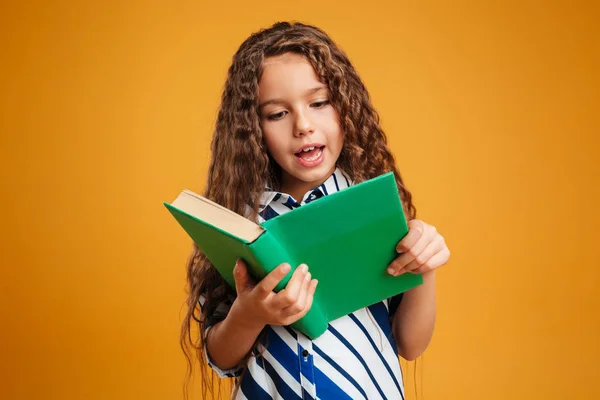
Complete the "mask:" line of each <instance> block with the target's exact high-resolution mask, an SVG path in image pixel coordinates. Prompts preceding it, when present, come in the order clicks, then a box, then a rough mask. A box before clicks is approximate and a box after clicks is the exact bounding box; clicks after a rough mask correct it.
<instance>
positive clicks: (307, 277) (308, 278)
mask: <svg viewBox="0 0 600 400" xmlns="http://www.w3.org/2000/svg"><path fill="white" fill-rule="evenodd" d="M304 279H306V280H307V281H310V272H309V273H308V274H306V276H305V277H304Z"/></svg>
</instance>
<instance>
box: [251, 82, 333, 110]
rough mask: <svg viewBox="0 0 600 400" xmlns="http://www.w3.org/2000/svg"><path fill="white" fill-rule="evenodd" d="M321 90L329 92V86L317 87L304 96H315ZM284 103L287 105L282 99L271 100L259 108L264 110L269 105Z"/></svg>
mask: <svg viewBox="0 0 600 400" xmlns="http://www.w3.org/2000/svg"><path fill="white" fill-rule="evenodd" d="M321 90H327V86H325V85H321V86H317V87H314V88H311V89H308V90H307V91H306V92H305V93H304V94H305V96H310V95H311V94H314V93H316V92H319V91H321ZM282 103H285V101H283V100H281V99H270V100H267V101H264V102H262V103H260V105H259V108H263V107H265V106H267V105H269V104H282Z"/></svg>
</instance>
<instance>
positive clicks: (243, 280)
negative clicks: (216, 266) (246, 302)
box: [233, 260, 254, 296]
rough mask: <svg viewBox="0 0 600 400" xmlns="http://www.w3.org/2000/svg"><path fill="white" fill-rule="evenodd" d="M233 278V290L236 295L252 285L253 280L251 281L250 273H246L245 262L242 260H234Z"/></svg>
mask: <svg viewBox="0 0 600 400" xmlns="http://www.w3.org/2000/svg"><path fill="white" fill-rule="evenodd" d="M233 279H234V280H235V290H236V292H237V294H238V296H239V295H240V294H242V293H243V292H245V291H246V290H249V289H251V288H252V286H254V285H253V284H254V282H252V280H251V278H250V274H248V268H247V267H246V263H245V262H244V261H242V260H237V261H236V262H235V267H234V268H233Z"/></svg>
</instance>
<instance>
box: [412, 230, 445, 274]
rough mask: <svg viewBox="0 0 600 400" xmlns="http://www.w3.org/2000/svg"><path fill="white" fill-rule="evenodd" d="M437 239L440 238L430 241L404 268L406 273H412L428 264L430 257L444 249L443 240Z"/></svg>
mask: <svg viewBox="0 0 600 400" xmlns="http://www.w3.org/2000/svg"><path fill="white" fill-rule="evenodd" d="M439 238H441V236H438V237H437V238H436V239H434V240H433V241H431V242H430V243H429V244H428V245H427V247H425V249H423V251H422V252H421V253H420V254H419V255H417V256H416V257H415V259H414V260H413V261H411V262H410V263H409V264H407V265H406V267H404V269H405V270H406V271H407V272H412V271H414V270H417V269H419V268H421V267H422V266H424V265H425V264H426V263H427V262H429V260H430V259H431V257H433V256H434V255H435V254H437V253H439V252H440V251H441V250H442V249H443V248H444V244H443V240H440V239H439Z"/></svg>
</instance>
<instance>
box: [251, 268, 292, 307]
mask: <svg viewBox="0 0 600 400" xmlns="http://www.w3.org/2000/svg"><path fill="white" fill-rule="evenodd" d="M291 269H292V267H291V266H290V264H288V263H283V264H280V265H279V266H278V267H277V268H275V269H274V270H273V271H271V272H270V273H269V274H268V275H267V276H265V277H264V278H263V279H262V280H261V281H260V282H259V283H258V284H257V285H256V286H255V287H254V291H255V292H256V295H257V296H258V297H259V298H261V299H266V298H267V296H269V295H270V294H271V293H272V292H273V289H275V287H276V286H277V284H278V283H279V282H280V281H281V280H282V279H283V278H285V276H286V275H287V274H288V272H290V270H291Z"/></svg>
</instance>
